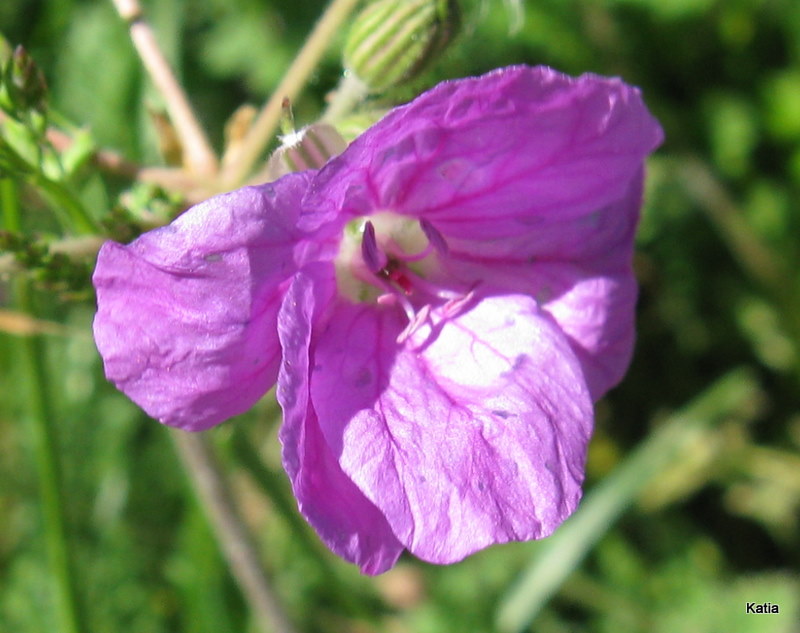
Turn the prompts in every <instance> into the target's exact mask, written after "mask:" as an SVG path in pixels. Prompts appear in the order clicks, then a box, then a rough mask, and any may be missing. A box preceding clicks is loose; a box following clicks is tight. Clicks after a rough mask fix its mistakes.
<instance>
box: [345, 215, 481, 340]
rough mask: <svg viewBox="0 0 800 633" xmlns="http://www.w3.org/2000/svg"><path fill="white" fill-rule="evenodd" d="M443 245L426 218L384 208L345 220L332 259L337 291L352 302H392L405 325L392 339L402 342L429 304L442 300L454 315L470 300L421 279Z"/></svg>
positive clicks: (434, 265)
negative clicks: (351, 219) (420, 218)
mask: <svg viewBox="0 0 800 633" xmlns="http://www.w3.org/2000/svg"><path fill="white" fill-rule="evenodd" d="M447 252H448V248H447V242H446V241H445V239H444V237H443V236H442V234H441V233H440V232H439V231H438V230H437V229H436V228H435V227H434V226H433V225H432V224H431V223H430V222H428V221H426V220H416V219H414V218H411V217H408V216H402V215H398V214H396V213H392V212H390V211H382V212H380V213H376V214H373V215H370V216H369V217H360V218H357V219H355V220H353V221H351V222H349V223H348V224H347V226H346V227H345V230H344V234H343V236H342V241H341V244H340V246H339V254H338V255H337V257H336V260H335V265H336V283H337V286H338V289H339V292H340V293H341V294H342V295H343V296H344V297H346V298H347V299H349V300H351V301H354V302H357V303H372V302H375V303H379V304H381V305H389V306H391V305H397V306H399V307H400V308H402V309H403V311H404V312H405V314H406V316H407V318H408V326H407V327H406V328H405V329H404V330H403V332H401V334H400V335H399V336H398V338H397V342H398V343H403V342H404V341H405V340H406V339H407V338H408V337H409V336H411V334H413V333H414V332H415V331H416V330H417V329H418V328H419V327H420V325H422V324H423V323H424V322H425V321H426V320H427V319H428V317H429V315H430V311H431V307H432V304H436V305H438V304H444V314H445V316H454V315H455V314H457V313H458V312H459V311H460V310H461V309H463V307H464V306H466V304H467V303H468V302H469V301H470V300H471V299H472V296H473V292H472V290H470V291H469V292H467V293H459V292H454V291H452V290H449V289H447V288H444V287H442V286H440V285H438V284H434V283H431V282H430V281H428V280H427V277H429V276H430V275H431V274H432V273H433V272H434V271H436V270H438V268H439V266H440V261H439V259H440V258H441V257H445V256H446V255H447Z"/></svg>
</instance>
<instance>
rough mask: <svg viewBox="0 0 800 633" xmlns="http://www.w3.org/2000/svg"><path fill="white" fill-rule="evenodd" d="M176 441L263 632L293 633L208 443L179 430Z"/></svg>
mask: <svg viewBox="0 0 800 633" xmlns="http://www.w3.org/2000/svg"><path fill="white" fill-rule="evenodd" d="M172 439H173V440H174V442H175V446H176V448H177V450H178V454H179V455H180V457H181V460H182V461H183V463H184V466H185V467H186V470H187V472H188V473H189V475H190V476H191V479H192V483H193V484H194V486H195V489H196V491H197V495H198V498H199V500H200V502H201V506H202V508H203V510H204V511H205V512H206V513H207V516H208V518H209V520H210V521H211V525H212V527H213V528H214V532H215V534H216V537H217V541H218V542H219V544H220V546H221V548H222V552H223V554H224V555H225V558H226V559H227V561H228V566H229V568H230V570H231V573H232V574H233V576H234V578H236V581H237V582H238V583H239V586H240V588H241V590H242V593H243V595H244V597H245V600H246V601H247V603H248V604H249V605H250V609H251V611H252V613H253V614H254V616H255V617H256V619H257V621H258V625H259V628H260V630H262V631H264V632H265V633H266V632H270V631H272V632H274V633H292V632H293V628H292V625H291V624H290V622H289V619H288V617H287V616H286V614H285V613H284V610H283V607H282V606H281V604H280V601H279V600H278V597H277V596H276V595H275V593H274V591H273V590H272V587H271V586H270V584H269V580H267V576H266V574H265V573H264V570H263V569H262V568H261V565H260V564H259V558H260V557H259V553H258V550H257V549H256V547H255V545H254V543H253V538H252V537H251V535H250V533H249V531H248V529H247V527H246V526H245V523H244V521H243V520H242V518H241V516H240V515H239V512H238V511H237V508H236V507H235V506H234V504H233V494H232V492H231V490H230V486H229V485H228V482H227V481H226V479H225V476H224V475H223V473H222V471H221V469H220V467H219V463H218V462H217V460H216V458H215V457H214V454H213V452H212V450H211V447H210V446H209V443H208V440H207V439H206V437H205V436H203V435H201V434H199V433H187V432H185V431H177V430H176V431H173V432H172Z"/></svg>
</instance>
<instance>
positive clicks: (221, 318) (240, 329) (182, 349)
mask: <svg viewBox="0 0 800 633" xmlns="http://www.w3.org/2000/svg"><path fill="white" fill-rule="evenodd" d="M310 177H311V174H297V175H291V176H288V177H286V178H284V179H282V180H280V181H278V182H276V183H273V184H269V185H263V186H260V187H247V188H244V189H240V190H238V191H235V192H233V193H228V194H224V195H220V196H216V197H214V198H211V199H209V200H207V201H205V202H203V203H201V204H199V205H197V206H195V207H193V208H192V209H189V210H188V211H187V212H186V213H184V214H183V215H181V216H180V217H179V218H178V219H177V220H175V221H174V222H173V223H172V224H170V225H168V226H165V227H162V228H160V229H157V230H155V231H151V232H149V233H146V234H144V235H142V236H141V237H140V238H139V239H137V240H136V241H134V242H133V243H131V244H130V245H128V246H123V245H121V244H117V243H114V242H108V243H106V244H105V245H104V246H103V248H102V249H101V251H100V254H99V256H98V260H97V266H96V268H95V273H94V278H93V280H94V284H95V287H96V289H97V304H98V310H97V315H96V317H95V321H94V334H95V341H96V343H97V347H98V350H99V351H100V354H101V355H102V357H103V362H104V365H105V370H106V376H107V377H108V378H109V380H111V381H112V382H114V383H115V384H116V385H117V387H118V388H119V389H120V390H121V391H123V392H124V393H125V394H126V395H128V396H129V397H130V398H131V399H132V400H133V401H134V402H136V403H137V404H138V405H139V406H141V407H142V408H143V409H144V410H145V411H146V412H147V413H148V414H149V415H151V416H153V417H154V418H156V419H158V420H160V421H161V422H164V423H165V424H170V425H172V426H178V427H181V428H184V429H187V430H192V431H198V430H202V429H205V428H208V427H210V426H213V425H215V424H218V423H220V422H222V421H224V420H225V419H227V418H229V417H231V416H232V415H236V414H239V413H242V412H243V411H245V410H247V409H248V408H249V407H250V406H252V405H253V403H255V401H256V400H257V399H258V398H260V397H261V396H262V395H263V394H264V393H265V392H266V391H267V390H268V389H269V388H270V386H271V385H272V384H274V382H275V379H276V377H277V373H278V365H279V360H280V345H279V342H278V336H277V329H276V323H277V313H278V308H279V306H280V301H281V298H282V291H283V288H284V286H285V284H286V282H287V280H288V278H289V277H290V276H291V275H292V274H293V273H294V272H295V271H296V270H297V265H298V262H297V261H295V260H296V259H301V258H303V257H306V256H307V255H308V251H309V250H312V249H311V246H309V244H307V243H306V242H305V241H304V239H303V238H304V235H303V234H302V233H301V232H300V231H299V230H298V229H297V228H296V227H295V225H296V221H297V215H298V213H299V206H300V205H299V201H300V198H301V197H302V195H303V193H304V192H305V190H306V187H307V186H308V181H309V179H310ZM300 263H301V262H300Z"/></svg>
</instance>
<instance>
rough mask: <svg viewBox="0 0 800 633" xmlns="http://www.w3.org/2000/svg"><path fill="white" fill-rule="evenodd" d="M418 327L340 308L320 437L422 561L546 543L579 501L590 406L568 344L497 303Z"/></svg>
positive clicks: (318, 382)
mask: <svg viewBox="0 0 800 633" xmlns="http://www.w3.org/2000/svg"><path fill="white" fill-rule="evenodd" d="M441 310H442V308H437V309H435V310H433V311H432V315H433V320H434V322H436V321H438V323H436V325H435V326H434V327H433V328H431V327H430V326H429V325H426V326H423V327H421V328H419V329H418V330H417V331H416V332H415V333H414V334H413V335H412V336H411V338H410V340H409V341H408V343H407V344H406V345H405V346H403V347H398V346H397V345H396V344H395V339H396V338H397V335H398V333H399V332H400V331H401V330H402V329H403V328H404V327H405V322H404V318H403V317H402V316H401V315H400V312H399V311H398V310H396V309H391V308H389V309H384V308H381V307H376V306H368V305H363V304H362V305H355V306H354V305H349V304H340V305H339V306H338V308H337V309H336V311H335V313H334V315H333V316H332V318H331V319H330V324H329V326H328V329H327V331H326V332H324V333H323V334H322V335H321V336H320V337H319V339H318V341H317V346H316V352H315V366H314V371H313V373H312V377H311V395H312V398H311V400H312V403H313V407H314V409H315V410H316V412H317V416H318V422H319V426H320V428H321V430H322V433H323V434H324V436H325V439H326V441H327V444H328V445H329V447H330V449H331V451H332V453H333V454H334V455H336V456H337V457H338V461H339V464H340V465H341V468H342V470H343V471H344V473H346V474H347V475H348V476H349V477H350V478H351V479H352V481H353V482H354V483H355V484H356V485H357V486H358V488H359V489H360V490H361V491H362V492H363V493H364V495H366V497H367V498H368V499H369V500H370V501H372V502H373V503H374V504H375V505H376V506H377V507H378V508H379V509H380V510H381V511H382V512H383V514H384V515H385V517H386V519H387V520H388V522H389V524H390V525H391V528H392V530H393V531H394V533H395V534H396V535H397V538H398V539H399V540H400V542H401V543H403V544H404V545H405V546H406V547H407V548H408V549H409V550H410V551H411V552H412V553H414V554H415V555H417V556H419V557H420V558H423V559H425V560H428V561H431V562H436V563H452V562H455V561H458V560H460V559H462V558H464V557H465V556H467V555H469V554H470V553H472V552H474V551H476V550H479V549H481V548H483V547H486V546H488V545H491V544H492V543H502V542H506V541H511V540H527V539H533V538H541V537H544V536H547V535H548V534H550V533H551V532H552V531H553V530H554V529H555V528H556V527H557V526H558V525H559V524H560V523H561V522H562V521H564V519H566V518H567V516H569V514H570V513H571V512H572V511H573V510H574V509H575V507H576V505H577V503H578V500H579V498H580V495H581V488H580V486H581V482H582V479H583V466H584V460H585V455H586V446H587V442H588V440H589V435H590V433H591V424H592V407H591V402H590V400H589V395H588V390H587V388H586V385H585V383H584V380H583V376H582V374H581V368H580V365H579V363H578V360H577V359H576V358H575V355H574V354H573V352H572V350H571V349H570V346H569V343H568V342H567V340H566V339H565V337H564V335H563V334H562V333H561V332H560V331H559V329H558V327H557V326H555V325H554V324H553V323H552V321H551V320H550V318H549V317H548V316H547V315H545V314H543V313H541V312H540V311H539V309H538V308H537V306H536V304H535V302H534V301H533V300H532V299H531V298H529V297H524V296H506V297H490V298H484V299H482V300H481V301H479V302H478V303H477V304H476V305H475V306H474V307H473V308H472V309H470V310H467V311H465V312H463V313H461V314H460V315H459V316H457V317H455V318H453V319H451V320H444V321H439V319H440V318H441V314H440V313H441Z"/></svg>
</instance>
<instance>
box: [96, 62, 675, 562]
mask: <svg viewBox="0 0 800 633" xmlns="http://www.w3.org/2000/svg"><path fill="white" fill-rule="evenodd" d="M661 139H662V133H661V129H660V127H659V126H658V123H657V122H656V121H655V119H654V118H653V117H652V116H651V115H650V114H649V113H648V111H647V109H646V108H645V106H644V105H643V103H642V101H641V98H640V95H639V92H638V91H637V90H636V89H634V88H631V87H630V86H627V85H626V84H624V83H622V82H621V81H619V80H616V79H605V78H602V77H598V76H593V75H584V76H582V77H580V78H577V79H573V78H570V77H566V76H564V75H561V74H559V73H557V72H555V71H553V70H550V69H548V68H541V67H540V68H529V67H522V66H518V67H510V68H504V69H500V70H497V71H495V72H492V73H489V74H487V75H484V76H482V77H478V78H470V79H463V80H458V81H449V82H445V83H443V84H440V85H439V86H437V87H435V88H434V89H432V90H431V91H429V92H427V93H425V94H423V95H422V96H420V97H419V98H417V99H415V100H414V101H413V102H411V103H410V104H408V105H406V106H403V107H400V108H397V109H395V110H393V111H392V112H390V113H389V114H388V115H387V116H386V117H385V118H384V119H383V120H381V121H380V122H379V123H378V124H376V125H375V126H374V127H372V128H371V129H369V130H367V131H366V132H365V133H364V134H363V135H362V136H361V137H359V138H358V139H357V140H356V141H355V142H354V143H353V144H352V145H351V146H350V147H349V148H348V149H347V150H346V151H345V152H344V153H343V154H341V155H340V156H339V157H337V158H334V159H333V160H331V161H330V162H329V163H328V164H327V165H326V166H325V167H324V168H322V169H321V170H320V171H318V172H312V171H309V172H303V173H299V174H290V175H288V176H285V177H284V178H282V179H280V180H278V181H276V182H274V183H271V184H266V185H262V186H260V187H248V188H244V189H241V190H239V191H235V192H232V193H229V194H225V195H221V196H218V197H215V198H212V199H210V200H208V201H206V202H204V203H202V204H200V205H197V206H196V207H194V208H193V209H190V210H189V211H187V212H186V213H185V214H184V215H182V216H181V217H180V218H178V219H177V220H176V221H175V222H173V223H172V224H171V225H169V226H166V227H163V228H161V229H158V230H155V231H152V232H150V233H147V234H145V235H143V236H142V237H140V238H139V239H138V240H136V241H135V242H133V243H132V244H130V245H129V246H122V245H119V244H115V243H108V244H106V245H105V246H104V247H103V249H102V250H101V252H100V256H99V258H98V262H97V269H96V272H95V276H94V281H95V285H96V287H97V298H98V313H97V317H96V320H95V326H94V329H95V337H96V340H97V345H98V348H99V350H100V352H101V354H102V356H103V359H104V361H105V369H106V373H107V375H108V377H109V379H110V380H112V381H113V382H114V383H115V384H116V385H117V386H118V387H119V388H120V389H121V390H122V391H124V392H125V393H126V394H127V395H128V396H130V397H131V398H132V399H133V400H134V401H135V402H137V403H138V404H139V405H140V406H142V407H143V408H144V409H145V411H147V412H148V413H149V414H150V415H152V416H153V417H155V418H157V419H159V420H161V421H162V422H164V423H166V424H170V425H174V426H178V427H181V428H184V429H187V430H202V429H206V428H208V427H210V426H213V425H215V424H218V423H220V422H222V421H224V420H225V419H226V418H228V417H230V416H232V415H236V414H238V413H241V412H243V411H245V410H246V409H248V408H249V407H250V406H251V405H252V404H253V403H254V402H255V401H256V400H257V399H258V398H259V397H261V396H262V395H263V394H264V393H265V392H266V391H267V390H268V389H269V388H270V387H271V386H272V385H273V384H275V382H276V380H277V384H278V391H277V394H278V400H279V402H280V404H281V406H282V408H283V413H284V421H283V426H282V429H281V432H280V439H281V442H282V444H283V459H284V465H285V467H286V471H287V473H288V474H289V477H290V479H291V482H292V485H293V487H294V492H295V495H296V496H297V499H298V503H299V507H300V511H301V512H302V513H303V515H304V516H305V517H306V518H307V519H308V521H309V522H310V523H311V524H312V525H313V526H314V527H315V528H316V530H317V531H318V533H319V534H320V536H321V537H322V539H323V540H324V541H325V542H326V543H327V544H328V546H329V547H330V548H331V549H332V550H333V551H334V552H336V553H337V554H339V555H341V556H342V557H344V558H346V559H347V560H349V561H352V562H354V563H356V564H358V565H360V566H361V569H362V570H363V571H364V572H366V573H371V574H373V573H380V572H382V571H385V570H387V569H389V568H390V567H391V566H392V565H393V564H394V563H395V561H396V560H397V558H398V556H399V555H400V553H401V552H402V551H403V550H404V549H408V550H409V551H410V552H412V553H413V554H415V555H416V556H418V557H420V558H422V559H424V560H427V561H431V562H434V563H451V562H455V561H458V560H460V559H462V558H464V557H465V556H467V555H469V554H471V553H473V552H475V551H476V550H479V549H481V548H484V547H487V546H488V545H491V544H493V543H502V542H506V541H516V540H527V539H536V538H541V537H544V536H547V535H548V534H550V533H551V532H552V531H553V530H554V529H555V528H556V527H557V526H558V525H559V524H560V523H561V522H562V521H564V519H566V518H567V517H568V516H569V514H570V513H571V512H572V511H573V510H574V509H575V507H576V505H577V503H578V500H579V498H580V494H581V483H582V480H583V471H584V461H585V456H586V447H587V443H588V441H589V437H590V434H591V430H592V418H593V414H592V402H593V401H594V400H597V399H598V398H599V397H600V396H602V395H603V394H604V393H605V392H606V391H607V390H608V389H609V388H611V387H612V386H613V385H615V384H616V383H617V382H618V381H619V380H620V379H621V378H622V376H623V374H624V372H625V370H626V369H627V366H628V363H629V361H630V357H631V351H632V346H633V339H634V326H633V319H634V305H635V301H636V282H635V279H634V277H633V274H632V271H631V256H632V248H633V235H634V231H635V228H636V222H637V218H638V213H639V206H640V202H641V194H642V177H643V162H644V159H645V158H646V156H647V155H648V154H649V153H650V152H651V151H652V150H653V149H654V148H655V147H656V146H657V145H658V144H659V143H660V142H661Z"/></svg>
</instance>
